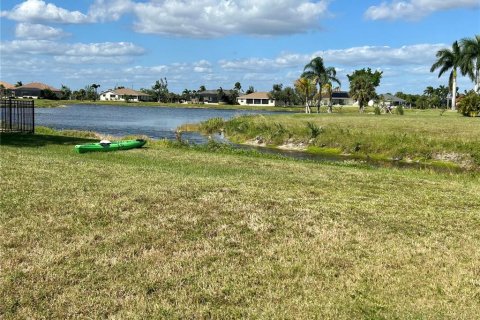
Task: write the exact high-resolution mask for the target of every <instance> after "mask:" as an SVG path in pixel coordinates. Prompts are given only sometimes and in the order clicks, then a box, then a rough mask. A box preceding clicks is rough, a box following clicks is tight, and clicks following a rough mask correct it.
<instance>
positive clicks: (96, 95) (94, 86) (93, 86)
mask: <svg viewBox="0 0 480 320" xmlns="http://www.w3.org/2000/svg"><path fill="white" fill-rule="evenodd" d="M91 87H92V88H93V89H95V97H94V99H93V101H97V97H98V93H97V89H98V88H100V85H99V84H96V83H94V84H92V85H91Z"/></svg>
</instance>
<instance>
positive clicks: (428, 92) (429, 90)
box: [423, 86, 435, 97]
mask: <svg viewBox="0 0 480 320" xmlns="http://www.w3.org/2000/svg"><path fill="white" fill-rule="evenodd" d="M434 93H435V89H434V88H433V87H432V86H428V87H427V88H426V89H425V90H423V94H424V95H426V96H429V97H430V96H432V95H433V94H434Z"/></svg>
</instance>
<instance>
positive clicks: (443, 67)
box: [430, 41, 462, 110]
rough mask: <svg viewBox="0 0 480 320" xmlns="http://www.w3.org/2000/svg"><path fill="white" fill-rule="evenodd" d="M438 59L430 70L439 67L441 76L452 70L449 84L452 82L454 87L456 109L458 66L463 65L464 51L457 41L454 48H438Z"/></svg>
mask: <svg viewBox="0 0 480 320" xmlns="http://www.w3.org/2000/svg"><path fill="white" fill-rule="evenodd" d="M436 57H437V61H436V62H435V63H434V64H433V65H432V67H431V68H430V72H434V71H435V70H437V69H440V71H439V73H438V77H439V78H440V77H441V76H442V74H444V73H445V72H447V71H448V70H450V69H451V70H452V72H450V77H449V84H450V83H451V88H452V110H455V104H456V101H457V68H459V67H461V66H462V52H461V50H460V46H459V45H458V42H457V41H455V42H454V43H453V44H452V49H442V50H438V51H437V54H436Z"/></svg>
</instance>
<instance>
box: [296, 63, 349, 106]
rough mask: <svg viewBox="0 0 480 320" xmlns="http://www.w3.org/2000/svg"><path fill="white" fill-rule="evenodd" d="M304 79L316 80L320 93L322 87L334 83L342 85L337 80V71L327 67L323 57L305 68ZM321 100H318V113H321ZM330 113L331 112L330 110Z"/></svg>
mask: <svg viewBox="0 0 480 320" xmlns="http://www.w3.org/2000/svg"><path fill="white" fill-rule="evenodd" d="M302 78H309V79H312V80H314V82H315V86H318V92H322V86H323V85H325V84H327V83H329V82H331V81H333V82H336V83H338V85H340V81H339V80H338V79H337V71H336V70H335V68H334V67H327V68H326V67H325V65H324V64H323V59H322V57H315V58H313V59H312V60H311V61H310V62H309V63H307V64H306V65H305V67H304V68H303V74H302ZM321 100H322V99H321V95H320V98H319V99H317V113H318V112H320V102H321ZM329 111H330V110H329Z"/></svg>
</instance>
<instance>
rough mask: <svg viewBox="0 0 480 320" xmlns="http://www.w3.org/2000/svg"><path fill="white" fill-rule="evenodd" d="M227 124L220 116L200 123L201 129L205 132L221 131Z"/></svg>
mask: <svg viewBox="0 0 480 320" xmlns="http://www.w3.org/2000/svg"><path fill="white" fill-rule="evenodd" d="M224 125H225V121H224V120H223V119H222V118H220V117H217V118H212V119H208V120H207V121H203V122H201V123H200V131H202V132H205V133H214V132H218V131H220V130H221V129H222V128H223V127H224Z"/></svg>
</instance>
